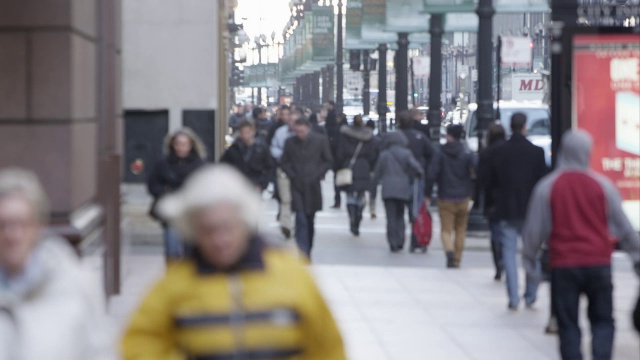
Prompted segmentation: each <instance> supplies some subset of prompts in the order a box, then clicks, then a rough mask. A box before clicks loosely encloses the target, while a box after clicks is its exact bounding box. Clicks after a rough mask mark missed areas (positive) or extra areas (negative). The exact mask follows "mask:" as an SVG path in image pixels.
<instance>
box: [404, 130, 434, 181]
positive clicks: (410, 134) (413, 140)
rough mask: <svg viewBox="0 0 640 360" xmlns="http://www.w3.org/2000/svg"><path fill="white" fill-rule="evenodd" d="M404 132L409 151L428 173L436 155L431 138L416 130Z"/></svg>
mask: <svg viewBox="0 0 640 360" xmlns="http://www.w3.org/2000/svg"><path fill="white" fill-rule="evenodd" d="M416 123H417V122H416ZM420 125H422V124H420ZM402 132H403V133H404V135H405V136H406V137H407V140H409V150H411V153H413V157H415V158H416V160H418V162H419V163H420V165H422V168H423V169H424V172H425V173H426V172H427V170H428V169H429V163H430V162H431V158H432V157H433V154H434V150H433V147H432V146H431V141H429V138H428V137H427V136H426V135H425V134H424V133H423V132H421V131H419V130H416V129H403V130H402Z"/></svg>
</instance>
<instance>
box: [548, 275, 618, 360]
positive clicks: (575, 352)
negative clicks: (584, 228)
mask: <svg viewBox="0 0 640 360" xmlns="http://www.w3.org/2000/svg"><path fill="white" fill-rule="evenodd" d="M551 288H552V290H551V291H552V296H553V299H552V302H553V308H554V310H555V314H556V316H557V318H558V328H559V335H560V354H561V355H562V359H563V360H582V352H581V348H580V343H581V340H582V333H581V331H580V326H579V324H578V319H579V316H578V311H579V309H580V295H581V294H585V295H586V296H587V299H588V301H589V307H588V315H589V322H590V323H591V336H592V349H591V350H592V352H593V360H610V359H611V358H612V349H613V335H614V331H615V329H614V322H613V283H612V281H611V266H593V267H575V268H563V269H552V270H551Z"/></svg>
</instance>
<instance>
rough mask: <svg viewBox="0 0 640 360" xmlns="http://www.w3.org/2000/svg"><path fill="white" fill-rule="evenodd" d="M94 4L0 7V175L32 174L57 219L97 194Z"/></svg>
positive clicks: (53, 0) (18, 1) (24, 0)
mask: <svg viewBox="0 0 640 360" xmlns="http://www.w3.org/2000/svg"><path fill="white" fill-rule="evenodd" d="M96 6H97V0H0V168H1V167H6V166H22V167H27V168H31V169H33V170H35V171H36V172H37V173H38V174H39V175H40V177H41V178H42V179H43V182H44V185H45V187H46V189H47V191H48V193H49V196H50V197H51V202H52V209H53V211H54V213H55V214H58V215H59V216H61V217H65V216H68V215H69V214H71V213H72V212H73V211H75V210H77V209H78V208H80V207H82V206H83V205H86V204H90V203H91V202H93V201H94V200H95V198H96V193H97V184H96V182H97V164H98V159H97V117H98V110H97V108H98V106H97V95H98V94H97V91H98V86H97V80H98V69H97V49H98V48H97V34H96V32H97V26H96V25H97V23H96V19H97V9H96Z"/></svg>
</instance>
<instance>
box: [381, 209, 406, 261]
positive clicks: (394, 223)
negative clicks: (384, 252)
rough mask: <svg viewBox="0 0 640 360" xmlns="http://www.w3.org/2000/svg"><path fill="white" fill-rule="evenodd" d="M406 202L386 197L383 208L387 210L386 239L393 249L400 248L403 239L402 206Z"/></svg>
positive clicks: (402, 245) (402, 244)
mask: <svg viewBox="0 0 640 360" xmlns="http://www.w3.org/2000/svg"><path fill="white" fill-rule="evenodd" d="M405 207H407V202H406V201H403V200H397V199H386V200H385V201H384V208H385V210H386V212H387V241H389V246H390V247H391V249H392V250H393V249H394V248H395V249H402V248H403V247H404V240H405V236H404V235H405V223H404V208H405Z"/></svg>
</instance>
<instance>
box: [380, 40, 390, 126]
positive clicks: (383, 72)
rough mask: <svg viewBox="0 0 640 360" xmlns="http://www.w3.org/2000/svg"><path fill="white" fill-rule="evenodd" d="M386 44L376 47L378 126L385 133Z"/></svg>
mask: <svg viewBox="0 0 640 360" xmlns="http://www.w3.org/2000/svg"><path fill="white" fill-rule="evenodd" d="M387 50H388V47H387V44H380V45H379V46H378V119H379V120H378V124H379V125H378V126H379V129H380V132H382V133H386V132H387Z"/></svg>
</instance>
